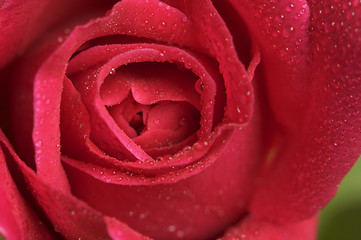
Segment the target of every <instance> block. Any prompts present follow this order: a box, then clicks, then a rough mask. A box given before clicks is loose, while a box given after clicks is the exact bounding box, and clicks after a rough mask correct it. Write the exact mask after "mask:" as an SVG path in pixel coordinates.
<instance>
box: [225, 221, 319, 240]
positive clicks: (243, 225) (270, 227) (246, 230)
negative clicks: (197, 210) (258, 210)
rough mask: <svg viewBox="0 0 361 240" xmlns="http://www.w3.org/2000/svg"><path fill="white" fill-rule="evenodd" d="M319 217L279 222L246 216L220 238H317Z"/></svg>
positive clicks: (273, 239)
mask: <svg viewBox="0 0 361 240" xmlns="http://www.w3.org/2000/svg"><path fill="white" fill-rule="evenodd" d="M316 230H317V217H314V218H311V219H308V220H305V221H303V222H299V223H288V224H284V225H281V224H278V223H274V222H267V221H262V220H257V219H253V218H252V217H249V216H248V217H246V218H244V219H243V220H242V221H241V222H240V223H238V225H236V226H235V227H233V228H231V229H229V230H228V231H227V232H226V233H225V235H224V236H223V237H221V238H219V240H233V239H250V240H264V239H267V240H314V239H316V232H317V231H316Z"/></svg>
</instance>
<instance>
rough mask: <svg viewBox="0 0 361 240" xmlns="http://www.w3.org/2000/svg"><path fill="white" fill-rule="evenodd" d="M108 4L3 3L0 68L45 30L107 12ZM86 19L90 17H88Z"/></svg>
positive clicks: (37, 0) (67, 1) (18, 0)
mask: <svg viewBox="0 0 361 240" xmlns="http://www.w3.org/2000/svg"><path fill="white" fill-rule="evenodd" d="M111 4H112V3H111V2H109V3H104V2H103V3H101V4H99V2H97V1H76V2H75V1H71V0H65V1H62V2H59V1H53V0H50V1H42V0H35V1H22V0H15V1H5V2H4V3H3V4H0V29H1V32H2V35H1V36H0V56H1V59H0V67H3V66H5V65H6V64H7V63H8V62H10V61H11V60H12V59H13V58H14V57H16V55H18V54H21V51H23V50H24V48H25V47H26V46H27V45H29V44H30V43H31V42H32V41H33V40H34V39H36V38H37V37H39V35H41V34H42V33H43V32H44V31H45V30H46V29H48V28H49V27H50V26H52V25H54V24H55V23H57V22H58V21H59V20H62V19H64V18H65V19H66V18H68V17H69V16H72V15H73V16H74V15H75V16H82V15H83V14H85V13H86V12H87V14H88V15H89V12H91V13H93V12H94V9H95V10H96V11H100V10H104V9H107V8H109V7H110V6H111ZM89 17H90V16H89Z"/></svg>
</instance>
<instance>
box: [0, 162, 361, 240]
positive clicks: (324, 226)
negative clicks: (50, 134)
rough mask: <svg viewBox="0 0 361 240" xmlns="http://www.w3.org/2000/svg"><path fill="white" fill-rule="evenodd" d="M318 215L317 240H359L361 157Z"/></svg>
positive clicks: (360, 235)
mask: <svg viewBox="0 0 361 240" xmlns="http://www.w3.org/2000/svg"><path fill="white" fill-rule="evenodd" d="M320 216H321V218H320V225H319V234H318V240H361V157H360V158H359V160H358V162H357V163H356V164H355V166H354V167H353V168H352V170H351V171H350V172H349V173H348V174H347V176H346V177H345V179H344V180H343V181H342V183H341V184H340V188H339V190H338V193H337V195H336V197H335V198H334V199H333V200H332V201H331V202H330V203H329V204H328V205H327V207H325V209H324V210H322V212H321V215H320ZM0 240H3V238H2V237H1V236H0Z"/></svg>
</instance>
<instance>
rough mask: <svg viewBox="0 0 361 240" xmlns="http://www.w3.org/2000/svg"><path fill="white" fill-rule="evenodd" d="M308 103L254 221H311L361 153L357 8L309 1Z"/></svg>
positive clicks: (257, 203)
mask: <svg viewBox="0 0 361 240" xmlns="http://www.w3.org/2000/svg"><path fill="white" fill-rule="evenodd" d="M310 4H311V5H310V8H311V11H312V15H311V16H312V17H311V28H310V31H311V43H312V56H313V58H312V78H311V80H312V82H313V84H312V88H311V89H312V92H311V93H312V98H311V100H310V103H309V105H308V112H307V115H306V119H305V122H304V123H303V124H302V125H300V126H299V130H298V131H296V132H295V133H293V134H290V135H289V137H288V140H287V141H288V143H287V144H283V145H281V146H276V147H278V148H279V149H283V151H279V154H278V155H277V158H276V160H275V161H274V163H273V166H272V167H271V171H270V173H269V175H267V177H266V178H265V180H264V182H263V183H262V185H261V187H260V189H259V191H258V192H257V193H256V195H255V197H254V201H253V205H252V213H253V214H254V215H255V216H257V217H263V218H268V219H277V220H280V221H284V222H288V221H289V220H300V219H304V218H307V217H309V216H312V215H313V214H315V213H316V212H317V211H319V210H320V209H321V208H322V207H324V206H325V205H326V204H327V202H328V201H329V200H330V199H331V198H332V197H333V196H334V195H335V193H336V190H337V186H338V184H339V182H340V181H341V179H342V178H343V176H344V175H345V174H346V173H347V171H348V170H349V169H350V168H351V166H352V164H353V163H354V162H355V161H356V160H357V158H358V156H359V155H360V153H361V104H360V101H361V79H360V76H361V71H360V69H361V60H360V57H359V54H360V52H361V41H360V39H361V31H360V30H361V29H360V26H361V18H360V17H359V16H360V14H361V5H360V2H359V1H347V2H346V1H336V0H335V1H311V2H310Z"/></svg>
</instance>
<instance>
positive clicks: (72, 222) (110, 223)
mask: <svg viewBox="0 0 361 240" xmlns="http://www.w3.org/2000/svg"><path fill="white" fill-rule="evenodd" d="M1 134H2V133H1ZM1 140H2V146H3V147H4V149H6V151H7V152H8V155H7V161H8V162H9V163H11V164H14V165H15V166H16V167H18V168H19V169H20V173H19V174H21V175H22V176H23V177H25V179H26V183H27V184H28V186H23V187H25V188H29V189H30V193H31V194H32V195H33V197H34V198H35V199H36V201H37V204H38V206H40V208H41V209H42V210H43V211H44V212H45V215H46V216H47V218H48V219H49V221H50V222H51V224H52V226H53V227H54V230H55V231H56V232H59V233H60V234H61V235H62V236H63V237H65V238H67V239H79V238H82V239H94V238H95V239H108V238H109V237H110V236H111V235H114V234H116V235H118V236H119V235H120V234H122V235H124V236H128V237H129V239H134V240H136V239H144V237H143V236H142V235H141V234H139V233H137V232H136V231H134V230H132V229H131V228H129V227H128V226H127V225H125V224H123V223H120V222H118V221H117V220H115V219H109V218H108V217H106V216H104V215H102V214H101V213H99V212H97V211H95V210H94V209H92V208H91V207H89V206H88V205H87V204H86V203H84V202H82V201H80V200H79V199H77V198H75V197H73V196H72V195H71V194H68V193H66V192H64V191H59V190H58V189H56V188H54V187H53V186H51V185H50V184H49V183H47V182H45V181H43V180H42V179H41V177H38V176H37V175H36V174H35V172H34V171H33V170H32V169H30V168H28V167H27V166H26V165H25V164H24V163H23V162H22V161H21V160H20V159H19V158H18V157H17V156H16V154H15V152H14V150H13V149H12V148H11V146H10V145H9V143H8V142H7V140H6V139H5V138H4V136H3V135H1ZM1 156H3V155H0V160H4V159H3V158H2V157H1ZM1 169H3V170H5V171H4V172H6V169H4V168H1ZM8 176H9V175H8ZM4 183H8V184H10V186H11V185H12V184H13V183H12V182H11V181H5V182H4ZM10 186H6V187H5V188H3V187H2V188H1V190H5V193H6V196H7V197H9V195H8V194H15V196H17V198H11V200H12V201H15V206H17V207H19V209H17V208H14V202H12V203H11V206H10V210H12V214H14V215H13V217H17V218H16V219H15V220H13V219H10V221H9V222H8V223H7V224H11V223H12V221H11V220H13V221H16V222H17V224H18V226H16V225H15V226H14V225H12V226H10V227H12V228H10V227H9V228H8V229H5V231H6V234H9V237H12V236H13V235H11V234H25V233H26V235H25V236H26V239H28V238H29V237H30V236H31V235H28V234H32V235H33V236H35V238H38V237H39V236H41V237H43V238H44V239H50V236H49V232H48V230H47V229H46V228H45V225H38V224H37V223H39V220H37V219H36V215H35V214H34V212H32V211H31V210H30V209H28V208H26V207H28V205H27V203H25V202H23V200H22V198H21V197H20V196H19V192H17V191H14V190H15V189H14V185H13V186H12V187H10ZM18 187H19V186H18ZM24 190H25V189H21V191H24ZM0 192H1V191H0ZM4 203H6V200H5V201H4ZM21 210H23V211H24V212H22V211H21ZM19 211H21V212H19ZM10 213H11V211H10ZM23 214H25V217H24V216H23ZM21 216H23V217H21ZM33 221H34V222H33ZM29 223H33V224H30V225H29ZM1 224H3V222H1ZM16 227H18V228H16ZM24 228H26V229H24ZM28 228H29V229H28ZM13 229H16V230H20V231H23V232H20V233H14V232H12V230H13ZM14 231H15V230H14ZM24 231H26V232H24ZM39 234H41V235H39ZM15 236H16V235H14V237H15ZM20 236H21V235H20ZM15 239H19V238H15ZM24 239H25V238H24ZM51 239H52V238H51Z"/></svg>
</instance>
